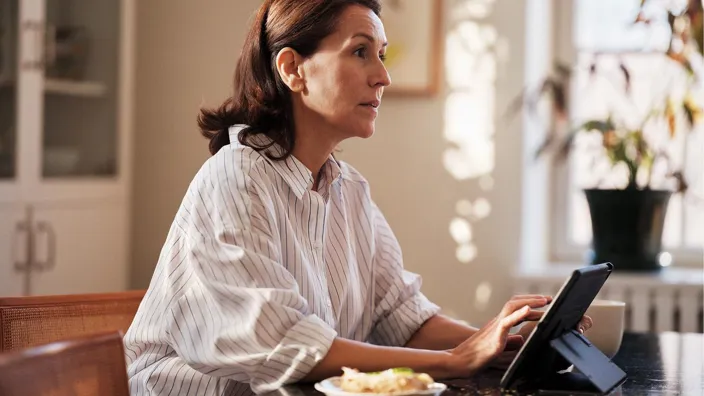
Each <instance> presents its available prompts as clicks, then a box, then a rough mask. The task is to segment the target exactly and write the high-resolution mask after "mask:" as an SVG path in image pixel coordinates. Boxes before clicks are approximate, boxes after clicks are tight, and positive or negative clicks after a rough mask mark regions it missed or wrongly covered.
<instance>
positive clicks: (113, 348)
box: [0, 332, 129, 396]
mask: <svg viewBox="0 0 704 396" xmlns="http://www.w3.org/2000/svg"><path fill="white" fill-rule="evenodd" d="M0 395H3V396H15V395H18V396H19V395H42V396H48V395H51V396H69V395H71V396H88V395H90V396H94V395H101V396H129V389H128V382H127V367H126V364H125V355H124V349H123V346H122V333H121V332H111V333H103V334H92V335H89V336H84V337H81V338H76V339H71V340H64V341H57V342H54V343H50V344H46V345H42V346H37V347H32V348H26V349H21V350H16V351H12V352H6V353H1V354H0Z"/></svg>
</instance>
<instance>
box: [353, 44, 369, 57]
mask: <svg viewBox="0 0 704 396" xmlns="http://www.w3.org/2000/svg"><path fill="white" fill-rule="evenodd" d="M354 54H355V55H356V56H358V57H360V58H362V59H364V58H366V57H367V49H366V48H364V47H362V48H359V49H358V50H356V51H355V52H354Z"/></svg>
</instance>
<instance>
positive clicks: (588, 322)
mask: <svg viewBox="0 0 704 396" xmlns="http://www.w3.org/2000/svg"><path fill="white" fill-rule="evenodd" d="M593 324H594V322H593V321H592V318H590V317H589V316H587V315H584V316H583V317H582V320H580V321H579V324H577V331H579V332H580V333H582V334H584V333H585V332H586V331H587V330H589V329H590V328H591V327H592V325H593Z"/></svg>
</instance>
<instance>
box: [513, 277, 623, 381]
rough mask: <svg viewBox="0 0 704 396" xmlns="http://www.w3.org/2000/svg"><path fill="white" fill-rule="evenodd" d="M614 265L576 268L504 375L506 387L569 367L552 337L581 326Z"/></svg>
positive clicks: (538, 378)
mask: <svg viewBox="0 0 704 396" xmlns="http://www.w3.org/2000/svg"><path fill="white" fill-rule="evenodd" d="M613 268H614V267H613V264H611V263H604V264H598V265H590V266H587V267H583V268H579V269H577V270H575V271H574V272H572V275H571V276H570V277H569V278H568V279H567V280H566V281H565V283H564V284H563V285H562V287H560V290H559V291H558V292H557V295H556V296H554V297H553V301H552V303H551V304H550V306H549V307H548V309H547V311H545V314H543V317H542V318H541V319H540V320H539V321H538V324H537V325H536V326H535V329H534V330H533V332H532V333H531V334H530V335H529V336H528V339H527V340H526V341H525V343H524V344H523V346H522V347H521V349H520V350H519V351H518V354H517V355H516V358H515V359H513V362H511V365H510V366H509V368H508V370H506V373H504V376H503V377H502V378H501V387H502V388H503V389H512V388H514V387H515V386H516V385H517V384H520V383H522V382H528V381H539V380H540V379H541V378H546V377H548V376H550V375H552V374H555V373H556V372H557V371H558V370H563V369H566V368H568V367H569V365H570V364H569V363H568V362H567V360H565V359H564V358H562V356H561V355H560V354H559V353H557V352H556V351H555V349H554V348H552V347H551V345H550V341H552V340H553V339H555V338H558V337H560V336H562V335H563V334H564V333H565V332H569V331H570V330H572V329H575V328H576V327H577V325H578V324H579V321H580V320H581V319H582V316H584V313H585V312H586V311H587V308H589V305H590V304H591V303H592V301H593V300H594V298H595V297H596V295H597V294H598V293H599V290H601V287H602V286H603V285H604V283H605V282H606V279H607V278H608V277H609V275H610V274H611V271H612V270H613Z"/></svg>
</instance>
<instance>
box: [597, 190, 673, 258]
mask: <svg viewBox="0 0 704 396" xmlns="http://www.w3.org/2000/svg"><path fill="white" fill-rule="evenodd" d="M584 192H585V194H586V196H587V202H588V203H589V213H590V215H591V219H592V234H593V240H592V247H593V249H594V251H593V253H594V254H593V256H592V260H591V262H592V264H599V263H603V262H607V261H609V262H611V263H613V265H614V268H615V269H617V270H625V271H657V270H659V269H661V268H662V267H661V266H660V263H659V260H658V259H659V255H660V251H661V246H662V230H663V227H664V225H665V214H666V212H667V204H668V202H669V201H670V195H672V193H671V192H669V191H659V190H597V189H589V190H584Z"/></svg>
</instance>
